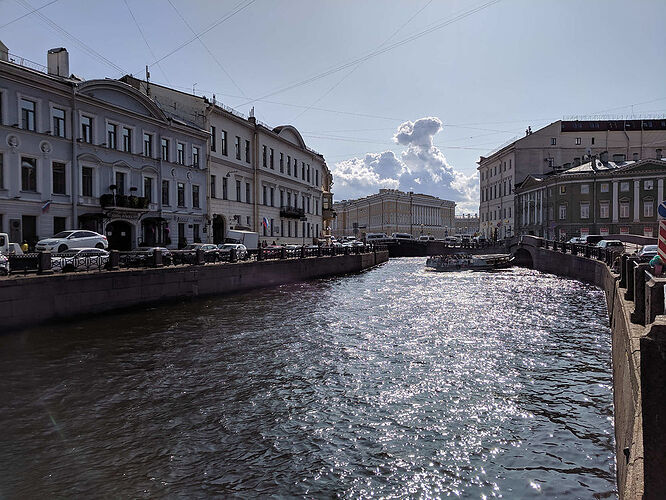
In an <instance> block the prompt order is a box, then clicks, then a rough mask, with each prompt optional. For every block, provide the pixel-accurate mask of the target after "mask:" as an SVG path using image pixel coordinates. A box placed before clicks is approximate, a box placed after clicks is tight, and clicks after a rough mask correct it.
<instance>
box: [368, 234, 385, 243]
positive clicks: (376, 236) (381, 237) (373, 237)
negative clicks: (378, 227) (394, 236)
mask: <svg viewBox="0 0 666 500" xmlns="http://www.w3.org/2000/svg"><path fill="white" fill-rule="evenodd" d="M386 239H388V236H386V233H368V234H366V235H365V242H366V243H372V242H377V241H382V240H386Z"/></svg>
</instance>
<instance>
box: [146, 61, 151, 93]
mask: <svg viewBox="0 0 666 500" xmlns="http://www.w3.org/2000/svg"><path fill="white" fill-rule="evenodd" d="M146 95H147V96H148V97H150V71H148V65H147V64H146Z"/></svg>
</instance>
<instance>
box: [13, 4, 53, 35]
mask: <svg viewBox="0 0 666 500" xmlns="http://www.w3.org/2000/svg"><path fill="white" fill-rule="evenodd" d="M59 1H60V0H52V1H51V2H49V3H46V4H44V5H42V6H41V7H37V8H35V9H32V10H31V11H30V12H26V13H25V14H23V15H22V16H19V17H17V18H16V19H12V20H11V21H9V22H8V23H5V24H3V25H0V30H1V29H2V28H6V27H7V26H9V25H10V24H14V23H15V22H16V21H20V20H21V19H23V18H24V17H28V16H29V15H30V14H34V13H35V12H37V11H38V10H42V9H43V8H45V7H48V6H49V5H53V4H54V3H56V2H59Z"/></svg>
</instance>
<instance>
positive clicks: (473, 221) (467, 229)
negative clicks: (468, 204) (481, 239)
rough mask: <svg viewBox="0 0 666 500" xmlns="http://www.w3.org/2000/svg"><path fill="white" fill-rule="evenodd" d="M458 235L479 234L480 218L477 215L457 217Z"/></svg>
mask: <svg viewBox="0 0 666 500" xmlns="http://www.w3.org/2000/svg"><path fill="white" fill-rule="evenodd" d="M455 226H456V231H455V234H457V235H466V236H474V235H476V234H478V232H479V216H478V215H477V214H462V215H456V221H455Z"/></svg>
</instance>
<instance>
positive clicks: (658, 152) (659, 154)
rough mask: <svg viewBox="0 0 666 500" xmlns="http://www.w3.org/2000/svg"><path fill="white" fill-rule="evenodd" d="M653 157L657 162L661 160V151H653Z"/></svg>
mask: <svg viewBox="0 0 666 500" xmlns="http://www.w3.org/2000/svg"><path fill="white" fill-rule="evenodd" d="M655 156H656V157H657V159H658V160H661V157H662V154H661V149H657V150H656V151H655Z"/></svg>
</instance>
